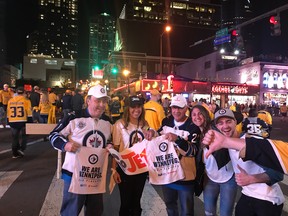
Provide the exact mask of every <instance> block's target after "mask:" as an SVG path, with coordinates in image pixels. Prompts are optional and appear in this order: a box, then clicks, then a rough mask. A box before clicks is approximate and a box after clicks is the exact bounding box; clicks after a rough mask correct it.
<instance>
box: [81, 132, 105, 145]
mask: <svg viewBox="0 0 288 216" xmlns="http://www.w3.org/2000/svg"><path fill="white" fill-rule="evenodd" d="M106 142H107V141H106V138H105V136H104V134H103V133H102V132H101V131H98V130H91V131H89V132H88V133H87V134H86V135H85V136H84V138H83V146H87V147H95V148H96V147H102V148H105V145H106Z"/></svg>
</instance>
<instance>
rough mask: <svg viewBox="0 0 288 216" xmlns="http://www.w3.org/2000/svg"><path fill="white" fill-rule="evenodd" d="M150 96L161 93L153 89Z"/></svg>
mask: <svg viewBox="0 0 288 216" xmlns="http://www.w3.org/2000/svg"><path fill="white" fill-rule="evenodd" d="M150 94H151V95H155V96H156V95H159V94H160V92H159V91H158V90H157V89H152V90H151V91H150Z"/></svg>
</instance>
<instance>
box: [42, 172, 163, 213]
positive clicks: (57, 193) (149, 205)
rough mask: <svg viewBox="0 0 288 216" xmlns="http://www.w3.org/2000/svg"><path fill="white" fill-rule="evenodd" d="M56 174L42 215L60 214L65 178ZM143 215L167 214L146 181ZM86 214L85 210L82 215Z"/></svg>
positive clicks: (157, 196) (142, 201) (142, 203)
mask: <svg viewBox="0 0 288 216" xmlns="http://www.w3.org/2000/svg"><path fill="white" fill-rule="evenodd" d="M56 175H57V174H55V175H54V177H53V180H52V182H51V184H50V187H49V189H48V192H47V195H46V198H45V201H44V203H43V205H42V208H41V211H40V216H47V215H55V216H56V215H59V212H60V207H61V202H62V190H63V180H61V179H57V178H56ZM109 196H110V195H109ZM141 206H142V209H143V210H142V216H154V215H155V216H166V215H167V213H166V207H165V203H164V202H163V200H162V199H161V197H160V196H159V195H158V193H157V192H156V191H155V189H154V188H153V187H152V185H151V184H149V183H148V182H146V184H145V187H144V191H143V195H142V199H141ZM82 215H84V214H83V211H82V212H81V214H80V216H82Z"/></svg>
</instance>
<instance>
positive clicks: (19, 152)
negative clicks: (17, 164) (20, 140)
mask: <svg viewBox="0 0 288 216" xmlns="http://www.w3.org/2000/svg"><path fill="white" fill-rule="evenodd" d="M17 152H18V154H19V156H20V157H23V156H24V155H25V154H24V152H23V151H21V150H18V151H17Z"/></svg>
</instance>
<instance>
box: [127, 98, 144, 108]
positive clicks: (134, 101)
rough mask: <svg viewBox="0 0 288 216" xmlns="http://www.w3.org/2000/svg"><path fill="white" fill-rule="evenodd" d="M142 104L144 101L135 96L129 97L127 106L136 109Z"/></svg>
mask: <svg viewBox="0 0 288 216" xmlns="http://www.w3.org/2000/svg"><path fill="white" fill-rule="evenodd" d="M143 104H144V100H143V99H142V98H139V97H137V96H130V97H129V102H128V106H129V107H136V106H142V105H143Z"/></svg>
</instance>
